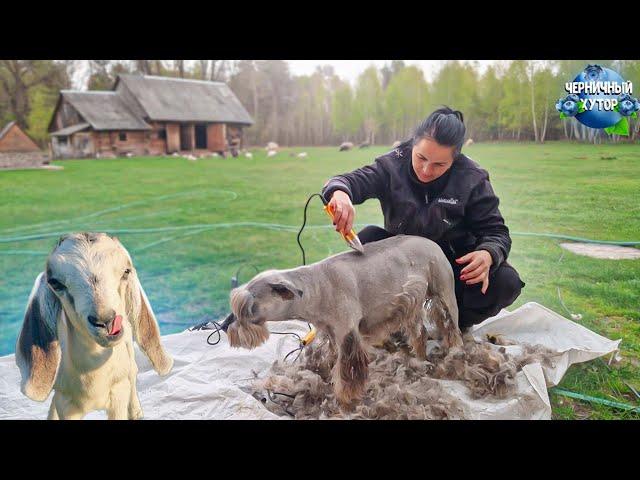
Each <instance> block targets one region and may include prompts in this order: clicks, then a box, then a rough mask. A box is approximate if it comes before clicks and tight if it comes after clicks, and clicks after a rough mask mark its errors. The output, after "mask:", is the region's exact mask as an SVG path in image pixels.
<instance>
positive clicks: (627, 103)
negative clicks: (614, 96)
mask: <svg viewBox="0 0 640 480" xmlns="http://www.w3.org/2000/svg"><path fill="white" fill-rule="evenodd" d="M617 108H618V112H619V113H620V115H622V116H623V117H633V118H637V116H638V113H637V112H638V111H639V110H640V102H639V101H638V99H637V98H633V97H632V96H631V95H629V94H628V93H623V94H622V95H620V96H619V97H618V105H617Z"/></svg>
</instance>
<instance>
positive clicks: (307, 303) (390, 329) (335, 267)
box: [227, 235, 462, 406]
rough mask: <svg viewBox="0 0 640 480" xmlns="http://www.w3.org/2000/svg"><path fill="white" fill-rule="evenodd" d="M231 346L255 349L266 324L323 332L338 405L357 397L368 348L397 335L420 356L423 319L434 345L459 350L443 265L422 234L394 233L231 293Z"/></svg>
mask: <svg viewBox="0 0 640 480" xmlns="http://www.w3.org/2000/svg"><path fill="white" fill-rule="evenodd" d="M231 309H232V315H231V316H232V319H231V320H232V321H231V323H229V324H228V329H227V334H228V336H229V343H230V345H231V346H232V347H244V348H255V347H258V346H259V345H261V344H263V343H264V342H265V341H266V340H267V339H268V338H269V330H268V329H267V327H266V322H277V321H283V320H291V319H297V320H304V321H306V322H309V323H311V324H313V325H314V326H315V327H316V328H317V329H318V330H319V331H320V332H322V333H324V334H326V335H327V336H328V337H329V339H330V341H331V342H332V345H333V348H334V349H335V351H337V352H338V357H337V362H336V364H335V365H334V366H333V370H332V378H333V382H332V383H333V387H334V391H335V393H336V397H337V398H338V399H339V400H340V402H341V403H342V404H343V405H345V406H346V405H349V404H350V403H351V402H352V401H353V400H356V399H359V398H361V396H362V394H363V392H364V390H365V384H366V381H367V377H368V363H369V355H368V353H367V350H368V349H367V346H368V345H377V344H380V343H382V342H384V341H385V340H387V339H388V338H389V337H390V336H391V334H393V333H394V332H398V331H401V332H402V333H404V334H405V335H406V336H407V338H408V342H409V344H410V345H411V347H412V350H413V352H414V354H415V355H416V356H417V357H418V358H420V359H425V358H426V341H427V331H426V328H425V323H426V321H427V317H429V320H430V321H431V322H433V323H434V324H435V325H436V326H437V328H438V331H439V333H440V336H441V342H442V347H443V348H444V350H445V351H446V350H449V349H450V348H451V347H461V346H462V338H461V335H460V330H459V329H458V307H457V304H456V297H455V292H454V278H453V271H452V270H451V266H450V264H449V262H448V260H447V258H446V257H445V255H444V253H443V252H442V250H441V249H440V247H439V246H438V245H437V244H436V243H434V242H432V241H431V240H428V239H426V238H423V237H417V236H409V235H397V236H395V237H391V238H388V239H386V240H381V241H379V242H372V243H368V244H366V245H365V246H364V254H359V253H356V252H344V253H340V254H337V255H333V256H331V257H329V258H327V259H325V260H322V261H320V262H317V263H314V264H312V265H307V266H302V267H298V268H293V269H289V270H269V271H266V272H262V273H260V274H259V275H256V276H255V277H254V278H253V279H252V280H251V281H249V282H248V283H246V284H245V285H242V286H240V287H238V288H236V289H234V290H233V291H232V292H231Z"/></svg>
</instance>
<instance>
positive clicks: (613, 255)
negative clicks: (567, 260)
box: [560, 242, 640, 260]
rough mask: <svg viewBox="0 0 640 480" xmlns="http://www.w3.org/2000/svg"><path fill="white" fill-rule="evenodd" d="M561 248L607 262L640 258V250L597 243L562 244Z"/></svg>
mask: <svg viewBox="0 0 640 480" xmlns="http://www.w3.org/2000/svg"><path fill="white" fill-rule="evenodd" d="M560 246H561V247H562V248H564V249H566V250H569V251H570V252H573V253H576V254H578V255H585V256H587V257H592V258H602V259H606V260H635V259H638V258H640V249H637V248H633V247H622V246H620V245H601V244H597V243H573V242H572V243H561V244H560Z"/></svg>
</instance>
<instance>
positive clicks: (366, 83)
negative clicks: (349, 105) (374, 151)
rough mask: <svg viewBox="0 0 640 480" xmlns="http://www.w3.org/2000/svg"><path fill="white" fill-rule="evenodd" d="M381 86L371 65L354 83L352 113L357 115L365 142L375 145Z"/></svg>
mask: <svg viewBox="0 0 640 480" xmlns="http://www.w3.org/2000/svg"><path fill="white" fill-rule="evenodd" d="M382 103H383V95H382V85H381V84H380V79H379V78H378V70H377V69H376V67H374V66H373V65H372V66H370V67H368V68H367V69H366V70H365V71H364V72H362V73H361V74H360V76H359V77H358V80H357V82H356V93H355V99H354V112H355V114H356V115H357V118H358V120H359V121H360V124H361V125H362V131H363V133H364V136H365V139H366V141H368V142H369V143H371V144H373V143H375V137H376V133H377V132H378V128H379V126H380V123H381V119H382V113H383V110H382Z"/></svg>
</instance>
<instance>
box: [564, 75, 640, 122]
mask: <svg viewBox="0 0 640 480" xmlns="http://www.w3.org/2000/svg"><path fill="white" fill-rule="evenodd" d="M565 91H566V92H567V93H568V95H567V96H566V97H565V98H561V99H559V100H558V101H557V102H556V109H557V110H558V111H559V112H560V118H567V117H575V118H576V120H578V121H579V122H580V123H582V124H584V125H586V126H587V127H590V128H602V129H604V130H605V132H607V133H609V134H616V135H629V120H628V117H632V118H637V116H638V111H640V102H638V99H637V98H634V97H633V96H632V94H633V85H632V83H631V82H627V81H625V80H624V79H623V78H622V77H621V76H620V75H619V74H618V73H617V72H614V71H613V70H611V69H610V68H606V67H601V66H600V65H587V67H586V68H585V69H584V70H583V71H582V72H580V73H579V74H578V75H576V77H575V78H574V79H573V82H567V83H565Z"/></svg>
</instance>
